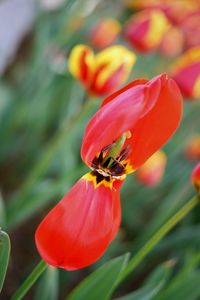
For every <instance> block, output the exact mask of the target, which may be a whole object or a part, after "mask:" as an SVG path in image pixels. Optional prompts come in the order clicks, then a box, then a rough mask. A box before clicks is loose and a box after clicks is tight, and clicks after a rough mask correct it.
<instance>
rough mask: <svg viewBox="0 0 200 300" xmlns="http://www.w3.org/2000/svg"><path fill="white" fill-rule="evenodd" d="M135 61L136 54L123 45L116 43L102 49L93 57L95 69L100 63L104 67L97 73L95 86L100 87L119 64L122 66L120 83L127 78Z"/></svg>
mask: <svg viewBox="0 0 200 300" xmlns="http://www.w3.org/2000/svg"><path fill="white" fill-rule="evenodd" d="M135 61H136V55H135V54H134V53H133V52H131V51H129V50H128V49H126V48H125V47H123V46H120V45H116V46H112V47H109V48H106V49H104V50H103V51H101V52H99V53H98V54H97V55H96V57H95V69H96V70H98V69H99V68H100V67H101V66H102V65H106V66H105V68H103V70H102V71H101V72H100V73H99V74H98V77H97V82H96V84H97V86H98V87H101V86H103V84H104V83H105V82H106V81H107V80H108V78H109V77H110V76H111V75H112V74H113V73H114V72H115V71H116V70H117V69H118V68H119V67H120V66H121V65H123V66H124V72H123V76H122V83H123V82H124V81H125V80H126V79H127V78H128V76H129V74H130V71H131V69H132V67H133V65H134V63H135Z"/></svg>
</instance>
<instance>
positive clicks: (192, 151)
mask: <svg viewBox="0 0 200 300" xmlns="http://www.w3.org/2000/svg"><path fill="white" fill-rule="evenodd" d="M185 154H186V156H187V157H188V158H189V159H200V134H196V135H194V136H193V137H191V138H190V139H189V140H188V142H187V144H186V147H185Z"/></svg>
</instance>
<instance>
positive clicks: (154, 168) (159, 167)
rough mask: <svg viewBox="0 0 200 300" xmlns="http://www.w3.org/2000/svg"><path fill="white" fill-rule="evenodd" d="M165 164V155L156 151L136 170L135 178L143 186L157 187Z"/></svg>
mask: <svg viewBox="0 0 200 300" xmlns="http://www.w3.org/2000/svg"><path fill="white" fill-rule="evenodd" d="M166 163H167V156H166V154H165V153H164V152H163V151H161V150H158V151H157V152H155V153H154V154H153V155H152V156H151V157H150V158H149V159H148V160H147V161H146V162H145V163H144V164H143V165H142V166H141V167H140V168H139V169H138V170H137V172H136V177H137V178H138V180H139V181H141V182H142V183H143V184H144V185H147V186H154V185H157V184H158V183H159V182H160V181H161V179H162V177H163V174H164V171H165V167H166Z"/></svg>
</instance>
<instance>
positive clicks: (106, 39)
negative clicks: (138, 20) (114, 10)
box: [89, 18, 121, 49]
mask: <svg viewBox="0 0 200 300" xmlns="http://www.w3.org/2000/svg"><path fill="white" fill-rule="evenodd" d="M120 30H121V25H120V23H119V22H118V21H117V20H115V19H112V18H107V19H104V20H101V21H100V22H98V23H97V24H96V25H95V26H94V27H93V28H92V30H91V31H90V33H89V41H90V43H91V44H92V46H93V47H95V48H97V49H102V48H105V47H108V46H110V45H111V44H112V43H113V42H114V41H115V40H116V38H117V36H118V35H119V33H120Z"/></svg>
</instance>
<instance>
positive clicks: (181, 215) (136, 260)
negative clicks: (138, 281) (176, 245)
mask: <svg viewBox="0 0 200 300" xmlns="http://www.w3.org/2000/svg"><path fill="white" fill-rule="evenodd" d="M198 203H199V196H198V195H197V196H194V197H193V198H192V199H191V200H190V201H189V202H187V203H186V204H185V205H184V206H183V207H182V208H181V209H180V210H179V211H178V212H177V213H176V214H175V215H173V216H172V217H171V218H170V219H169V220H168V221H167V222H166V223H165V224H164V225H163V226H162V227H161V228H160V229H159V230H158V231H157V232H156V233H155V234H154V235H153V236H152V237H151V238H150V240H148V241H147V243H146V244H145V245H144V246H143V247H142V248H141V249H140V250H139V252H138V253H137V254H136V255H135V256H134V257H133V258H132V259H131V260H130V262H129V264H128V266H127V267H126V269H125V270H124V272H123V273H122V276H121V277H120V281H122V280H123V279H124V278H125V277H126V276H128V275H129V274H130V273H131V272H132V271H133V270H134V269H135V268H136V267H137V266H138V265H139V263H140V262H141V261H142V260H143V259H144V258H145V257H146V256H147V255H148V254H149V252H150V251H151V250H152V249H153V248H154V247H155V246H156V245H157V244H158V243H159V241H160V240H161V239H162V238H163V237H164V236H165V235H166V234H167V233H168V232H169V231H170V230H171V229H172V228H173V227H174V226H175V225H176V224H177V223H178V222H180V221H181V220H182V219H183V218H184V217H185V216H186V215H187V214H188V213H189V212H190V211H191V210H192V209H193V208H194V207H195V206H196V205H197V204H198Z"/></svg>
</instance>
